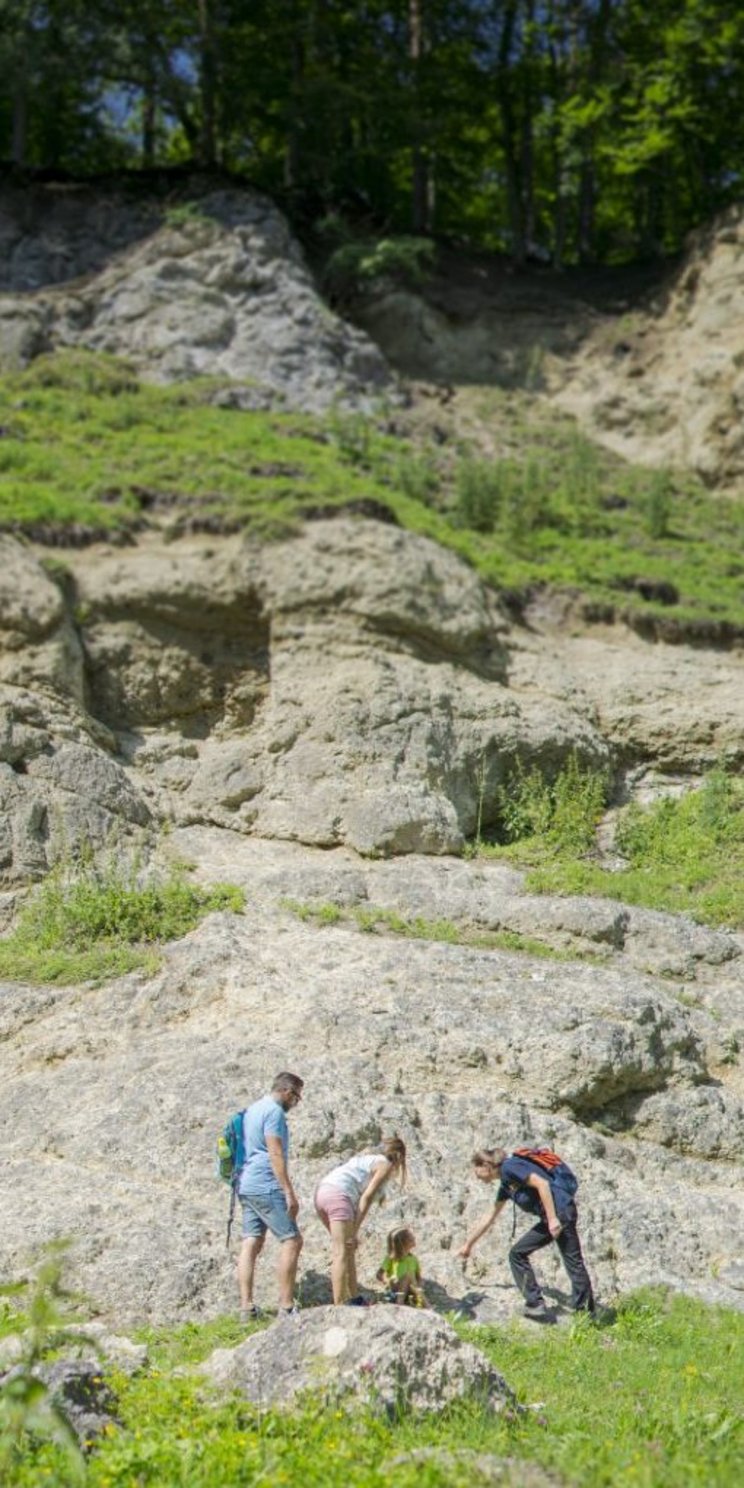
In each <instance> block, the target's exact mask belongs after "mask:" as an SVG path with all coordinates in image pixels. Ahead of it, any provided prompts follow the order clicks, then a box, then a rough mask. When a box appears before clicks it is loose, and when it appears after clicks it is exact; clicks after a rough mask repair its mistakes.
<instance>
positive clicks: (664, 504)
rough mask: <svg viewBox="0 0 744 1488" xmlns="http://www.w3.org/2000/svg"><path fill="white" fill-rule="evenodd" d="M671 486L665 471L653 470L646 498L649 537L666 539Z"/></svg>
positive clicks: (671, 498) (672, 491)
mask: <svg viewBox="0 0 744 1488" xmlns="http://www.w3.org/2000/svg"><path fill="white" fill-rule="evenodd" d="M673 495H674V488H673V484H672V481H671V478H670V475H669V472H668V471H667V470H655V471H653V472H652V474H651V476H650V477H649V484H648V496H647V498H646V526H647V530H648V533H649V536H650V537H657V538H658V537H668V536H669V519H670V517H671V514H672V501H673Z"/></svg>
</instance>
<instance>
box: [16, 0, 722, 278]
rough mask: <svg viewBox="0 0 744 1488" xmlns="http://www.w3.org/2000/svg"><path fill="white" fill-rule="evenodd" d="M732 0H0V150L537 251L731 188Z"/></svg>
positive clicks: (598, 258) (552, 254)
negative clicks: (195, 171)
mask: <svg viewBox="0 0 744 1488" xmlns="http://www.w3.org/2000/svg"><path fill="white" fill-rule="evenodd" d="M743 100H744V8H742V6H741V3H740V0H655V3H654V4H653V5H651V4H649V3H648V0H543V3H541V0H393V3H385V0H357V3H348V0H0V135H1V137H2V140H3V142H4V143H3V145H2V146H0V156H2V157H3V158H4V159H5V160H6V161H7V162H8V163H9V164H11V165H12V166H13V167H14V168H15V169H16V170H17V171H21V172H24V171H31V172H34V171H49V172H52V173H54V172H59V173H69V174H73V175H76V176H86V175H95V174H100V173H110V172H117V171H123V170H137V169H144V170H151V169H153V168H157V167H168V166H176V165H188V164H189V163H193V164H194V165H196V166H198V167H200V168H205V169H213V168H215V167H219V168H221V169H223V170H228V171H230V172H234V173H238V174H240V175H242V176H244V177H245V178H247V179H248V180H250V181H251V182H253V183H255V184H256V185H257V186H259V187H261V188H263V189H265V190H267V191H268V192H270V193H271V194H272V195H274V196H275V197H277V198H279V199H280V200H281V201H282V202H283V204H284V205H285V206H286V207H287V209H288V210H289V212H290V215H292V216H293V217H294V219H295V220H298V219H301V220H303V221H304V222H306V223H308V224H312V223H320V222H323V221H327V220H340V221H342V222H344V223H346V224H350V225H351V227H352V228H353V229H357V230H359V231H366V232H374V231H381V232H389V233H414V234H417V235H433V236H438V237H441V238H445V239H448V240H450V241H452V242H455V243H457V244H463V245H467V246H470V247H476V248H484V249H488V250H499V251H505V252H508V253H510V254H511V255H512V256H513V257H514V258H515V259H516V260H517V261H520V260H523V259H525V258H528V257H537V258H538V259H541V260H544V261H546V262H548V261H550V262H552V263H553V264H555V265H561V264H564V263H592V262H622V261H629V260H632V259H637V258H650V257H658V256H661V255H665V254H669V253H673V252H675V251H677V250H678V249H679V247H680V246H681V244H682V242H683V240H684V237H685V234H686V233H687V232H688V231H689V230H690V228H692V227H694V226H696V225H697V224H699V223H701V222H703V221H704V220H706V219H707V218H709V217H710V216H711V215H712V214H713V213H714V212H716V211H718V210H720V209H721V208H722V207H724V206H726V205H727V204H729V203H730V202H732V201H734V200H736V199H738V198H739V197H740V196H741V190H742V175H743V172H744V108H742V102H743Z"/></svg>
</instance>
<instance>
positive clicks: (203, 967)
mask: <svg viewBox="0 0 744 1488" xmlns="http://www.w3.org/2000/svg"><path fill="white" fill-rule="evenodd" d="M169 850H170V851H175V852H176V853H178V854H179V855H180V856H181V857H183V858H187V859H190V860H191V861H192V862H194V863H196V864H198V868H197V870H196V871H197V874H198V877H199V879H200V881H201V882H204V883H209V882H215V881H218V880H220V879H224V878H225V877H227V876H229V877H230V878H231V879H232V880H233V881H234V882H236V883H238V884H240V885H241V886H242V887H243V888H244V890H245V895H246V906H247V907H246V911H245V913H244V914H242V915H233V914H228V913H220V914H215V915H212V916H210V917H209V918H208V919H207V920H205V921H204V922H203V924H202V925H201V926H200V927H199V928H198V929H197V930H195V931H194V932H192V933H191V934H190V935H189V936H187V937H186V938H185V939H183V940H182V941H180V942H178V943H176V944H174V945H172V946H171V947H169V948H168V950H167V952H166V956H165V962H164V965H163V967H162V970H161V971H160V972H159V973H158V974H157V975H156V976H154V977H152V976H150V977H148V976H147V975H146V974H145V973H133V974H131V975H129V976H126V977H123V978H120V979H119V980H117V981H114V982H111V983H109V984H108V985H106V986H104V987H92V986H81V987H74V988H59V989H54V988H44V989H32V988H28V987H13V986H6V987H5V988H4V989H3V997H2V1002H1V1003H0V1015H1V1020H0V1040H1V1042H0V1048H1V1049H2V1056H1V1059H2V1073H3V1080H2V1087H1V1088H2V1094H1V1095H0V1120H2V1124H3V1131H4V1133H5V1137H4V1152H5V1160H4V1163H3V1165H2V1168H1V1169H0V1273H2V1274H5V1275H9V1276H12V1275H18V1274H23V1272H24V1270H25V1268H26V1266H27V1265H28V1264H29V1263H30V1258H31V1256H32V1254H33V1253H34V1250H35V1248H36V1247H38V1246H39V1245H40V1244H41V1243H42V1242H43V1241H44V1240H46V1239H48V1238H49V1237H50V1236H51V1235H54V1234H57V1235H68V1236H72V1237H74V1247H73V1252H72V1266H73V1275H74V1278H75V1281H76V1283H77V1284H79V1285H80V1286H82V1287H83V1288H84V1289H85V1291H86V1293H87V1294H88V1295H89V1296H90V1297H91V1298H93V1299H94V1300H95V1302H96V1304H97V1305H98V1307H99V1308H100V1309H101V1311H102V1312H103V1314H104V1317H108V1318H113V1319H116V1322H117V1325H118V1327H119V1328H121V1327H123V1326H128V1325H129V1323H130V1321H134V1320H136V1319H140V1320H141V1319H142V1318H143V1317H149V1318H152V1319H161V1320H162V1319H168V1318H170V1319H178V1318H188V1317H193V1318H198V1317H209V1316H213V1315H215V1314H217V1313H221V1312H224V1311H226V1310H229V1309H230V1308H231V1307H232V1306H233V1305H234V1297H235V1280H234V1266H233V1255H232V1254H228V1253H227V1252H226V1250H225V1225H226V1221H227V1209H228V1192H227V1189H226V1188H225V1186H224V1185H222V1184H219V1183H218V1182H217V1181H216V1179H215V1175H214V1144H215V1140H216V1135H217V1132H218V1131H219V1130H220V1129H221V1127H222V1124H223V1122H224V1121H225V1119H226V1118H227V1116H228V1115H229V1114H230V1112H231V1111H232V1110H234V1109H236V1108H239V1107H240V1106H242V1105H244V1104H245V1103H246V1101H248V1100H250V1099H251V1098H253V1097H254V1096H256V1095H257V1094H259V1093H261V1092H263V1091H264V1090H265V1088H267V1085H268V1083H269V1082H270V1079H271V1077H272V1075H273V1074H274V1073H275V1072H276V1070H279V1069H284V1068H289V1069H293V1068H296V1069H297V1070H298V1071H299V1072H300V1073H301V1074H302V1075H303V1077H304V1078H305V1081H306V1087H305V1098H304V1100H303V1102H302V1106H301V1107H300V1108H299V1109H298V1111H297V1112H296V1113H295V1114H294V1115H293V1117H292V1133H293V1138H292V1139H293V1154H294V1155H293V1164H294V1173H295V1178H296V1182H297V1188H298V1192H299V1196H300V1200H301V1205H302V1209H301V1222H302V1225H303V1228H304V1230H305V1236H306V1245H305V1250H304V1252H303V1271H302V1283H301V1292H302V1296H303V1298H304V1299H305V1301H307V1302H321V1303H322V1302H325V1301H328V1300H329V1292H328V1279H327V1278H328V1267H329V1249H328V1237H327V1235H326V1232H325V1230H324V1229H323V1228H322V1226H321V1224H320V1222H319V1221H318V1220H317V1219H316V1218H315V1216H314V1214H313V1209H312V1194H313V1191H314V1187H315V1185H316V1184H317V1182H318V1180H319V1179H320V1177H321V1176H322V1175H323V1173H324V1172H327V1171H328V1169H329V1168H330V1167H332V1166H334V1165H335V1163H336V1162H337V1161H339V1160H340V1159H341V1158H342V1157H343V1156H345V1155H348V1154H349V1153H350V1152H352V1151H354V1150H358V1149H360V1148H364V1147H367V1146H369V1145H374V1144H375V1142H376V1141H377V1140H379V1138H380V1136H381V1134H383V1133H388V1132H391V1131H398V1132H399V1133H400V1134H401V1135H402V1136H403V1137H404V1139H405V1141H406V1143H407V1144H408V1148H409V1156H410V1181H409V1184H408V1186H407V1187H406V1188H405V1189H404V1190H402V1191H399V1190H398V1189H397V1187H395V1186H394V1187H393V1188H392V1189H391V1191H390V1193H389V1195H388V1197H387V1199H386V1201H385V1204H384V1205H383V1206H381V1207H380V1208H379V1209H376V1210H375V1212H374V1214H373V1216H372V1218H371V1220H370V1223H369V1227H368V1228H366V1229H365V1231H364V1239H363V1243H362V1247H361V1250H360V1256H359V1263H360V1280H361V1281H362V1283H363V1285H365V1286H371V1287H372V1288H374V1275H375V1272H376V1270H377V1267H378V1266H379V1264H380V1258H381V1256H382V1254H383V1253H384V1245H385V1235H386V1233H387V1231H388V1230H389V1229H390V1227H391V1226H392V1225H394V1224H397V1223H401V1222H405V1223H408V1224H410V1225H412V1227H413V1228H414V1230H415V1233H416V1237H417V1242H418V1247H417V1248H418V1253H419V1255H420V1258H421V1262H422V1267H423V1273H424V1277H425V1279H426V1288H427V1293H428V1295H429V1299H430V1301H431V1302H432V1304H433V1305H434V1306H435V1307H438V1308H440V1309H442V1310H450V1309H458V1308H459V1309H461V1310H463V1311H464V1313H465V1314H466V1315H470V1316H473V1317H476V1318H481V1320H483V1321H489V1320H491V1321H494V1320H499V1319H502V1320H503V1319H505V1318H506V1317H509V1316H511V1315H512V1314H513V1313H514V1311H515V1309H517V1308H518V1302H519V1299H518V1297H516V1295H515V1293H514V1290H513V1287H512V1285H511V1277H510V1273H509V1270H508V1266H507V1260H506V1254H507V1250H508V1243H509V1234H510V1231H511V1219H510V1217H507V1218H505V1219H504V1220H503V1222H502V1226H501V1229H500V1230H497V1231H494V1233H493V1234H492V1235H491V1236H489V1237H488V1239H487V1240H486V1241H484V1242H483V1243H482V1245H481V1246H480V1247H479V1248H478V1249H477V1250H476V1251H475V1253H474V1255H473V1258H472V1260H471V1262H470V1263H469V1266H468V1272H467V1275H466V1276H465V1277H463V1274H462V1269H461V1263H460V1262H459V1261H458V1260H457V1258H456V1256H455V1250H456V1247H457V1245H458V1244H459V1243H460V1241H461V1239H462V1238H463V1237H464V1234H465V1233H466V1231H467V1229H468V1227H469V1226H470V1225H471V1224H472V1223H473V1221H474V1219H475V1218H476V1217H477V1216H478V1215H479V1214H480V1213H482V1212H483V1210H484V1208H486V1207H487V1206H488V1203H489V1197H490V1196H489V1192H488V1191H487V1190H486V1189H485V1188H484V1187H483V1185H481V1184H479V1183H477V1182H476V1181H474V1180H473V1178H472V1176H471V1172H470V1167H469V1156H470V1153H471V1152H472V1151H473V1150H474V1148H475V1147H476V1146H478V1145H480V1144H483V1143H486V1144H492V1143H494V1144H503V1145H506V1146H507V1147H516V1146H520V1145H523V1144H524V1143H529V1144H534V1143H537V1144H540V1143H545V1144H547V1145H550V1146H554V1147H555V1148H557V1150H558V1151H559V1152H561V1153H563V1155H564V1156H565V1157H566V1159H567V1160H568V1161H569V1162H570V1163H571V1165H572V1166H573V1167H574V1168H575V1170H576V1171H577V1173H578V1174H579V1176H580V1180H581V1186H580V1191H579V1209H580V1215H581V1228H582V1234H583V1237H584V1242H585V1248H586V1252H587V1257H588V1260H589V1264H590V1268H591V1271H592V1275H593V1277H594V1279H595V1282H596V1285H597V1287H598V1290H599V1293H600V1295H601V1296H602V1297H603V1298H605V1299H610V1298H611V1297H612V1296H613V1295H615V1293H616V1292H617V1291H619V1290H627V1289H628V1288H630V1287H633V1286H636V1285H639V1284H643V1283H654V1282H657V1281H667V1282H669V1283H670V1284H672V1285H674V1286H677V1287H681V1288H683V1289H684V1290H686V1291H688V1292H690V1293H692V1294H694V1295H698V1296H702V1297H705V1298H707V1299H710V1300H714V1301H715V1300H717V1301H721V1302H727V1303H728V1304H729V1305H732V1306H739V1307H740V1306H742V1305H744V1292H742V1289H741V1260H742V1257H741V1241H740V1237H741V1233H742V1227H743V1225H744V1200H743V1198H742V1187H741V1183H740V1173H741V1162H740V1157H739V1152H740V1144H741V1135H742V1119H743V1116H742V1113H743V1112H744V1080H743V1077H742V1064H741V1058H740V1050H741V1047H742V1044H744V1026H743V1025H744V1018H743V1017H742V1007H744V999H743V998H742V985H743V983H742V977H743V976H744V973H743V972H742V969H741V966H742V961H741V957H740V955H738V954H737V953H738V950H739V947H738V945H737V943H736V941H735V940H734V939H732V944H731V946H730V950H731V952H732V954H731V956H730V958H729V960H728V961H726V962H724V963H721V962H719V961H718V960H716V947H715V946H713V945H711V951H712V959H711V960H710V961H705V960H701V961H700V962H699V963H698V967H697V972H696V978H695V980H694V981H690V980H689V979H687V980H680V979H679V978H675V977H673V976H670V975H668V974H667V975H666V976H664V977H657V976H650V975H649V974H648V973H645V972H643V971H640V970H638V968H637V966H634V965H633V964H632V963H630V962H629V960H628V958H627V957H626V955H625V953H624V951H623V949H622V947H616V948H615V949H614V950H613V949H612V948H608V951H609V953H608V954H607V956H606V957H605V959H596V958H593V959H583V958H582V957H581V956H577V958H576V959H575V960H572V959H568V960H550V959H548V960H545V959H541V958H537V957H534V956H531V955H525V954H520V953H518V952H516V951H511V952H507V951H504V950H498V949H490V950H489V949H482V948H475V947H472V946H468V945H467V944H458V943H457V941H456V939H454V940H451V941H450V942H449V943H437V942H434V941H432V940H430V939H426V938H422V937H419V938H416V939H412V938H406V937H405V936H401V935H395V934H393V933H392V932H391V930H390V929H387V928H386V927H385V925H384V924H383V925H381V926H380V928H379V930H378V932H377V933H369V932H365V931H364V930H363V929H361V928H359V926H358V925H357V923H356V922H355V920H354V918H353V916H352V917H350V918H349V919H348V920H346V921H345V920H343V919H342V920H341V921H340V922H339V923H337V924H329V925H327V926H325V927H324V926H322V925H316V924H314V923H313V922H312V920H307V919H302V918H300V917H299V916H298V915H297V913H296V912H294V911H293V910H292V909H290V908H288V907H287V902H286V901H287V898H292V899H296V900H297V901H298V902H299V903H300V904H312V903H315V904H316V905H322V904H326V905H327V904H339V905H341V906H343V905H344V904H346V905H347V906H348V907H349V908H353V906H354V904H355V903H361V904H362V905H366V906H367V907H371V906H373V905H374V904H375V903H379V902H381V901H384V898H385V889H386V885H387V888H388V903H389V902H390V883H391V880H392V879H393V878H394V879H395V880H396V881H397V890H396V893H397V898H396V902H397V903H398V904H399V905H400V906H403V904H404V903H405V902H406V901H405V899H404V893H405V885H406V883H407V884H408V886H409V889H408V892H409V895H410V898H409V900H408V901H407V902H408V903H410V904H411V905H413V903H414V902H415V897H416V896H417V895H420V896H422V897H425V896H427V893H428V890H429V889H431V890H432V893H431V905H432V912H433V911H434V910H435V908H437V909H438V910H439V912H440V913H441V912H442V907H443V906H444V905H445V904H446V906H447V909H448V912H449V913H450V915H451V916H452V923H453V924H455V925H459V926H460V927H462V928H463V929H465V928H466V927H467V923H468V921H467V918H466V913H467V904H468V900H472V902H473V903H476V904H477V903H478V902H480V903H483V902H484V898H485V897H487V896H493V897H492V902H493V903H495V902H496V899H497V898H498V897H499V896H502V897H503V896H504V894H505V889H506V888H508V891H509V894H510V895H511V897H512V902H515V901H516V898H517V887H518V885H515V883H514V882H511V883H509V884H507V885H505V884H504V882H503V870H502V869H501V867H500V865H499V864H493V865H490V864H486V865H481V864H477V863H467V862H463V861H461V860H451V859H442V860H437V861H432V860H431V859H421V858H417V857H409V858H408V859H406V860H399V861H397V862H392V863H387V862H385V861H372V862H368V863H363V862H360V860H359V858H358V856H357V855H356V854H354V853H353V852H351V851H349V850H348V849H336V850H335V851H334V852H329V851H328V850H320V849H317V848H316V849H310V848H307V847H303V846H301V845H299V844H292V843H271V842H268V841H260V840H257V839H251V838H247V837H244V836H241V835H239V834H236V833H229V832H226V831H225V830H224V829H223V828H210V829H209V830H205V829H203V828H183V829H180V830H178V831H177V832H176V833H175V835H174V839H173V840H172V843H171V844H170V845H169ZM491 881H493V882H491ZM448 893H449V894H450V897H449V899H447V898H446V897H445V896H446V895H447V894H448ZM456 895H459V897H460V912H459V914H457V913H456V899H455V896H456ZM557 904H558V901H553V900H547V901H546V902H545V910H546V915H547V916H549V915H550V914H551V913H554V912H555V908H556V907H557ZM668 918H669V921H670V928H671V922H672V921H673V917H672V916H669V917H668ZM534 928H535V927H534V926H533V929H534ZM726 998H728V999H729V1001H728V1007H729V1011H728V1012H726V1011H722V1009H725V1007H726ZM725 1036H728V1038H729V1040H730V1042H729V1044H728V1047H727V1048H724V1047H723V1044H724V1041H725ZM29 1151H33V1153H34V1161H33V1164H31V1165H29V1161H28V1153H29ZM19 1190H20V1191H22V1192H23V1193H24V1195H25V1202H24V1204H23V1205H22V1206H19V1205H18V1204H17V1202H14V1197H15V1196H17V1194H18V1192H19ZM184 1193H186V1194H187V1202H184ZM234 1243H235V1237H234ZM539 1264H540V1269H541V1273H542V1275H543V1277H544V1279H545V1281H546V1285H547V1288H548V1295H549V1296H550V1298H551V1300H558V1301H559V1302H560V1301H562V1302H563V1303H564V1304H565V1300H566V1288H565V1277H564V1275H563V1273H562V1271H561V1268H560V1265H559V1262H558V1259H557V1257H554V1256H553V1254H552V1252H549V1253H545V1255H541V1257H540V1262H539ZM258 1288H259V1290H258V1300H259V1302H260V1303H261V1304H262V1305H268V1306H272V1305H273V1304H274V1301H275V1295H274V1290H275V1280H274V1273H273V1266H270V1265H266V1266H263V1267H260V1268H259V1275H258Z"/></svg>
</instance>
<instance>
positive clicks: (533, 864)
mask: <svg viewBox="0 0 744 1488" xmlns="http://www.w3.org/2000/svg"><path fill="white" fill-rule="evenodd" d="M608 783H609V782H608V779H607V777H606V776H605V775H604V774H603V773H602V772H601V771H593V770H591V769H582V767H581V766H580V764H579V763H578V761H577V760H576V759H575V758H574V757H572V758H571V759H570V760H569V762H568V764H567V765H566V766H565V767H564V769H563V770H562V771H560V772H559V774H558V775H557V776H556V778H555V779H553V780H549V779H547V778H546V777H545V776H544V775H542V774H541V773H540V771H539V770H537V769H533V770H531V771H529V772H526V771H525V770H524V769H523V768H522V767H521V766H520V765H517V767H516V768H515V770H514V771H513V772H512V774H511V775H510V776H509V777H508V779H507V780H506V781H505V782H504V783H503V784H502V786H501V787H499V789H498V791H497V795H496V802H495V805H492V808H491V818H490V819H491V822H492V827H491V831H492V833H493V835H494V836H495V837H496V838H497V839H500V840H496V841H485V840H481V841H479V842H478V843H477V844H476V849H475V850H476V851H477V852H478V853H479V854H481V855H483V856H488V857H500V858H506V859H508V860H509V861H510V862H513V863H516V864H518V865H519V866H520V867H523V868H527V869H528V870H529V871H528V874H527V880H526V883H527V887H528V889H531V890H535V891H536V892H538V893H548V894H596V895H603V896H606V897H608V898H612V899H619V900H621V901H622V902H624V903H627V904H638V905H642V906H644V907H645V908H647V909H663V910H672V911H682V912H684V913H685V914H688V915H690V916H691V917H692V918H693V919H695V920H699V921H700V922H701V923H703V924H710V925H721V926H727V927H729V928H732V929H736V928H739V927H741V926H742V925H744V781H741V780H738V779H736V778H733V777H730V776H727V775H726V774H725V773H724V772H723V771H721V770H716V771H713V772H712V773H711V774H710V775H708V776H706V778H705V779H704V781H703V783H702V785H701V786H700V788H699V789H697V790H695V791H691V792H690V793H689V794H687V795H685V796H683V797H681V798H680V799H676V800H675V799H673V798H672V797H665V798H663V799H661V800H659V801H657V802H656V803H655V804H653V805H651V806H647V807H641V806H637V805H631V806H629V807H627V808H625V810H624V811H622V812H621V813H620V814H619V819H618V825H617V832H616V842H615V845H616V848H617V852H618V854H619V855H620V856H621V862H622V859H624V862H625V866H617V867H613V869H612V870H610V869H607V868H604V867H602V865H601V864H600V863H598V862H597V853H596V848H595V834H596V826H597V822H598V820H599V817H600V815H601V812H602V807H603V803H604V801H605V799H606V792H607V789H608Z"/></svg>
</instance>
